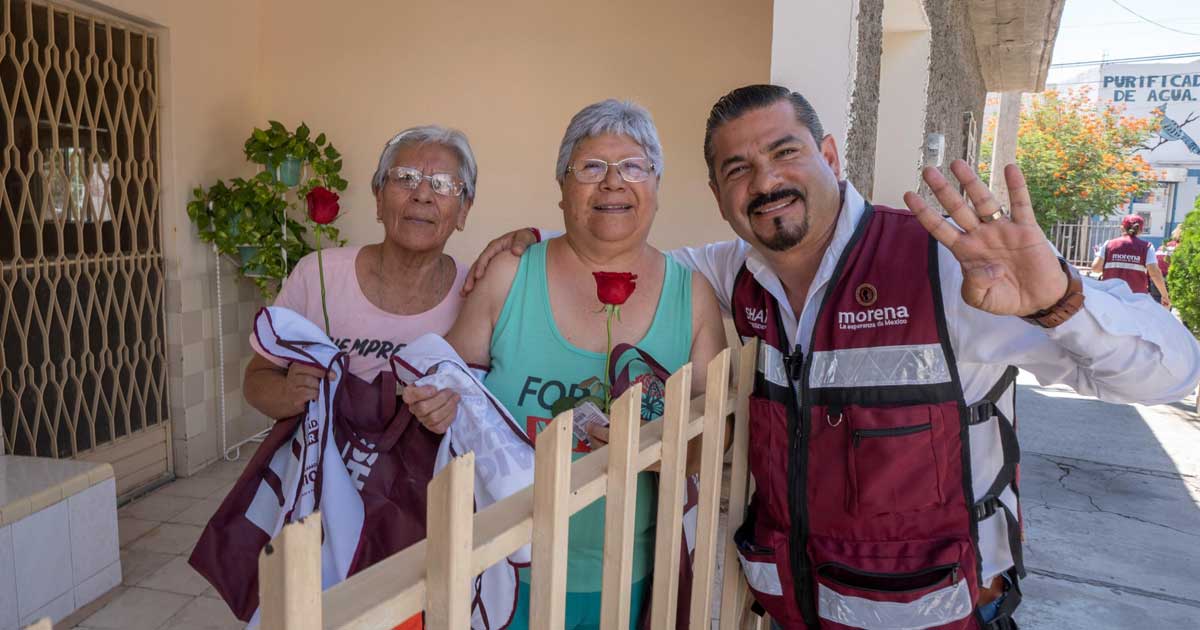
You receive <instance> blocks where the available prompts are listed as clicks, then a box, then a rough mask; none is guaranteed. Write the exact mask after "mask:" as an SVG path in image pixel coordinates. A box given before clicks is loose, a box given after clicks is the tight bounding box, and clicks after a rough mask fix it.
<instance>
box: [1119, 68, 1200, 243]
mask: <svg viewBox="0 0 1200 630" xmlns="http://www.w3.org/2000/svg"><path fill="white" fill-rule="evenodd" d="M1097 88H1098V91H1097V94H1098V96H1099V99H1100V101H1101V102H1105V101H1109V100H1111V101H1113V102H1115V103H1119V104H1121V105H1123V106H1125V108H1126V110H1125V111H1126V114H1127V115H1131V116H1138V117H1146V118H1158V120H1159V124H1160V130H1159V132H1158V134H1157V136H1155V137H1153V138H1151V139H1150V142H1149V143H1148V145H1147V148H1146V150H1145V151H1142V152H1141V154H1142V157H1143V158H1144V159H1145V160H1146V161H1147V162H1148V163H1149V164H1150V166H1152V167H1153V168H1154V169H1155V170H1156V171H1157V174H1158V181H1159V184H1158V185H1157V186H1155V188H1154V190H1153V191H1152V192H1151V193H1150V194H1149V195H1146V196H1145V197H1143V198H1140V199H1136V200H1134V202H1133V203H1132V204H1131V207H1130V210H1131V211H1132V212H1136V213H1138V214H1141V215H1143V216H1145V217H1146V219H1147V224H1146V235H1147V237H1148V238H1149V240H1152V241H1154V242H1155V243H1156V244H1157V243H1158V242H1161V239H1162V238H1163V237H1164V236H1167V235H1170V233H1171V230H1172V229H1174V227H1175V225H1177V224H1179V223H1181V222H1183V219H1184V217H1186V216H1187V214H1188V213H1189V212H1191V211H1192V210H1194V209H1195V204H1196V198H1197V197H1198V196H1200V61H1196V62H1192V63H1148V64H1106V65H1103V66H1101V67H1100V77H1099V79H1098V85H1097Z"/></svg>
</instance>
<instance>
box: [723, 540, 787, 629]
mask: <svg viewBox="0 0 1200 630" xmlns="http://www.w3.org/2000/svg"><path fill="white" fill-rule="evenodd" d="M756 529H757V528H756V527H755V523H754V518H753V517H749V518H748V520H747V521H746V522H744V523H743V524H742V525H741V526H739V527H738V528H737V529H736V530H735V531H734V534H733V541H734V545H735V547H736V548H737V554H738V562H739V564H741V566H742V573H743V574H744V575H745V576H746V584H747V585H748V586H749V587H750V592H751V593H752V594H753V595H754V600H755V601H756V602H758V604H759V605H760V606H762V608H763V609H764V610H765V611H766V612H767V613H769V614H770V615H771V618H772V619H774V620H775V621H776V622H777V623H779V624H781V625H782V626H783V627H785V628H793V627H800V626H802V625H803V621H802V619H801V617H800V610H799V608H798V607H797V605H796V598H795V591H794V585H793V583H792V574H791V568H790V565H789V564H788V543H787V535H786V534H784V533H781V532H768V531H758V532H757V533H758V535H762V536H763V539H757V538H756V536H755V531H756Z"/></svg>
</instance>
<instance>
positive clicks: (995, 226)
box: [904, 160, 1067, 316]
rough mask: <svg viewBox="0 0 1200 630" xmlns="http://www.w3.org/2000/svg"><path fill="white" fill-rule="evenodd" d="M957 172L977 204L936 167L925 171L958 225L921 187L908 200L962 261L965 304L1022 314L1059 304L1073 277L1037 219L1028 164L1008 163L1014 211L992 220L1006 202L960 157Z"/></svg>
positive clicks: (1007, 179) (954, 168) (1007, 177)
mask: <svg viewBox="0 0 1200 630" xmlns="http://www.w3.org/2000/svg"><path fill="white" fill-rule="evenodd" d="M950 171H951V172H952V173H953V174H954V177H955V178H956V179H958V181H959V183H961V184H962V185H963V188H964V190H965V191H966V193H967V196H968V197H969V198H970V199H971V204H968V203H967V201H966V200H965V199H963V198H962V196H961V195H959V194H958V192H957V191H956V190H955V189H954V187H953V186H952V185H951V184H950V182H949V181H948V180H947V179H946V178H945V177H943V176H942V174H941V173H940V172H939V171H938V170H937V169H936V168H933V167H929V168H926V169H925V171H924V172H923V173H922V176H923V177H924V178H925V183H926V184H929V188H930V189H931V190H932V191H933V194H934V195H935V196H936V197H937V200H938V203H939V204H941V206H942V207H943V208H945V209H946V210H947V211H948V213H949V215H950V218H951V219H954V223H957V224H958V225H957V226H956V225H955V224H954V223H951V222H950V221H947V220H946V218H945V217H943V216H942V214H941V213H940V212H937V211H935V210H933V209H931V208H930V207H929V205H928V204H926V203H925V201H924V200H923V199H922V198H921V197H920V196H918V195H917V194H916V193H914V192H907V193H905V194H904V203H905V205H907V206H908V208H909V209H910V210H912V211H913V214H915V215H916V216H917V220H919V221H920V222H921V225H923V226H925V229H926V230H929V233H930V234H932V235H933V237H934V238H936V239H937V240H938V242H940V243H941V244H943V245H945V246H946V247H947V248H948V249H949V250H950V252H951V253H953V254H954V258H955V259H957V260H958V262H959V264H960V265H962V272H963V285H962V298H963V301H964V302H966V303H967V304H968V305H970V306H973V307H975V308H978V309H980V310H983V311H987V312H989V313H994V314H996V315H1019V316H1020V315H1029V314H1032V313H1034V312H1036V311H1039V310H1042V309H1044V308H1048V307H1050V306H1052V305H1053V304H1055V303H1056V302H1058V301H1059V300H1060V299H1061V298H1062V297H1063V294H1064V293H1066V291H1067V276H1066V274H1064V273H1063V271H1062V267H1061V265H1060V264H1059V262H1058V257H1057V256H1056V255H1055V253H1054V250H1053V248H1051V247H1050V243H1049V241H1047V240H1046V236H1045V234H1043V233H1042V230H1041V228H1040V227H1038V224H1037V220H1036V219H1035V218H1034V216H1033V205H1032V204H1031V203H1030V201H1029V190H1028V189H1027V188H1026V187H1025V177H1024V176H1023V175H1022V174H1021V169H1019V168H1017V166H1016V165H1015V164H1009V165H1008V166H1006V167H1005V168H1004V180H1005V184H1007V186H1008V197H1009V199H1010V200H1011V202H1012V212H1011V214H1008V213H1003V214H1000V215H998V218H993V217H997V212H998V211H1001V210H1002V208H1001V206H1000V203H999V202H998V201H996V198H995V197H993V196H992V193H991V191H989V190H988V188H987V186H985V185H984V184H983V182H982V181H980V180H979V177H977V176H976V175H975V172H974V171H973V169H971V167H970V166H969V165H968V164H967V163H966V162H964V161H962V160H955V161H954V162H953V163H952V164H951V165H950Z"/></svg>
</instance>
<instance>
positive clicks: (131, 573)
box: [58, 444, 255, 630]
mask: <svg viewBox="0 0 1200 630" xmlns="http://www.w3.org/2000/svg"><path fill="white" fill-rule="evenodd" d="M254 446H255V445H254V444H249V445H247V447H242V450H241V457H240V458H239V459H238V460H237V461H233V462H224V461H220V462H217V463H214V464H212V465H210V466H209V467H208V468H205V469H204V470H202V471H201V472H199V473H197V474H196V475H194V476H192V477H188V478H186V479H179V480H177V481H173V482H171V483H168V484H166V485H164V486H162V487H161V488H157V489H155V490H154V491H153V492H150V493H149V494H147V495H145V496H143V497H141V498H139V499H137V500H136V501H133V502H132V503H129V504H127V505H125V506H124V507H122V508H121V509H120V510H118V511H117V531H118V535H119V539H120V545H121V571H122V574H123V575H122V580H121V585H120V586H118V587H117V588H115V589H113V590H112V591H111V592H110V593H109V594H108V595H106V596H104V597H101V598H100V600H98V601H97V602H95V603H93V604H91V605H89V606H87V607H85V608H83V609H81V610H79V611H77V612H76V613H74V614H72V615H71V616H70V617H68V618H67V619H66V620H64V623H61V624H59V625H58V627H59V628H73V629H75V630H99V629H101V628H105V629H109V628H113V629H115V628H120V629H122V630H160V629H162V630H165V629H168V628H169V629H171V630H201V629H205V630H224V629H226V628H228V629H229V630H234V629H236V630H241V629H242V628H244V627H245V624H244V623H242V622H240V621H238V620H237V619H236V618H235V617H234V616H233V613H231V612H229V608H228V607H227V606H226V605H225V602H224V601H222V600H221V599H220V597H219V596H218V595H217V594H216V591H214V590H213V588H212V587H211V586H209V584H208V582H207V581H206V580H205V579H204V578H202V577H200V575H199V574H198V573H196V572H195V571H194V570H192V568H191V567H190V566H189V565H188V563H187V557H188V555H189V554H191V552H192V547H193V546H194V545H195V544H196V540H197V539H198V538H199V537H200V532H201V530H203V528H204V525H205V524H207V523H208V519H209V517H211V516H212V514H213V512H216V510H217V506H218V505H220V503H221V500H222V499H223V498H224V497H225V494H226V493H227V492H229V489H230V488H231V487H232V486H233V482H234V480H236V479H237V477H238V475H239V474H240V473H241V471H242V468H243V467H244V466H245V465H246V462H247V461H248V460H249V459H250V456H251V455H252V454H253V453H254Z"/></svg>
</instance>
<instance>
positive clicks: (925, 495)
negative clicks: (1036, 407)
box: [731, 207, 1023, 630]
mask: <svg viewBox="0 0 1200 630" xmlns="http://www.w3.org/2000/svg"><path fill="white" fill-rule="evenodd" d="M731 303H732V309H731V310H732V312H733V313H734V315H735V318H734V323H735V326H736V327H737V330H738V333H739V335H741V336H742V338H743V340H746V339H749V338H750V337H757V338H759V339H760V340H761V342H762V343H761V344H760V346H759V347H760V351H759V358H758V365H757V368H758V369H757V370H756V378H755V387H754V392H753V394H752V396H751V401H750V414H751V417H750V432H751V435H750V449H751V451H750V456H749V459H750V468H751V473H752V474H753V476H754V480H755V486H756V490H755V495H754V498H753V501H752V509H751V510H750V511H749V514H748V516H747V520H746V522H744V523H743V524H742V526H741V527H739V528H738V530H737V531H736V532H735V542H737V546H738V550H739V554H740V555H741V561H742V564H743V567H744V568H748V569H747V572H748V574H749V573H751V572H752V573H753V578H754V579H753V580H751V586H752V590H754V591H755V597H756V599H757V600H758V602H759V604H761V605H762V606H763V607H764V608H765V609H766V610H767V611H768V612H769V613H770V614H771V616H772V618H773V619H775V620H776V621H777V622H778V623H780V624H781V625H782V626H783V627H785V628H793V627H796V628H802V627H806V626H807V627H810V628H825V627H839V628H840V627H843V626H851V627H932V626H936V627H939V628H946V629H950V630H966V629H972V630H974V629H977V628H979V627H980V626H979V624H978V622H977V621H975V616H974V615H972V614H971V610H972V602H974V601H975V600H976V598H977V596H978V591H979V581H980V577H981V575H980V571H981V564H980V561H979V559H980V554H979V551H978V536H979V534H978V527H979V524H980V523H982V522H984V521H986V522H987V524H988V531H989V535H992V532H994V531H1000V532H1002V534H1001V535H1002V536H1003V532H1007V539H1008V546H1009V547H1010V548H1011V554H1012V557H1013V559H1014V562H1015V563H1016V565H1017V571H1015V572H1013V573H1014V575H1022V574H1023V570H1022V567H1021V560H1020V540H1019V536H1020V526H1019V524H1018V522H1017V519H1016V516H1015V514H1016V513H1017V507H1016V501H1015V496H1016V495H1015V479H1016V467H1017V461H1018V459H1019V450H1018V448H1017V446H1016V438H1015V432H1013V426H1012V424H1011V422H1010V421H1009V420H1008V418H1006V417H1004V414H1003V413H1001V412H1000V411H999V408H998V407H997V406H996V404H995V403H996V402H997V401H999V400H1000V397H1001V396H1007V395H1009V394H1011V392H1012V391H1013V389H1012V388H1013V387H1014V382H1015V370H1009V371H1008V372H1006V374H1005V377H1004V378H1003V379H1001V381H1000V382H999V383H997V385H996V387H994V388H993V391H992V392H990V393H989V396H988V399H987V400H985V401H982V402H981V403H979V404H975V405H970V406H968V405H967V404H966V403H965V401H964V400H963V396H962V389H961V385H960V383H959V380H958V374H957V368H956V367H955V365H954V359H953V350H952V348H951V347H950V343H949V337H948V333H947V332H946V325H945V316H944V311H943V308H942V305H941V292H940V276H939V275H938V269H937V246H936V243H934V241H932V239H930V238H929V236H928V233H927V232H926V231H925V230H924V228H922V227H921V226H920V225H919V223H917V221H916V220H915V218H914V217H913V216H912V215H911V214H910V213H908V212H907V211H901V210H892V209H887V208H879V209H872V208H871V207H868V208H867V211H866V212H865V213H864V215H863V217H862V218H861V220H860V223H859V225H858V226H857V228H856V230H855V235H854V237H853V238H852V239H851V241H850V243H849V244H848V245H847V246H846V250H845V251H844V252H842V255H841V260H840V261H839V263H838V266H837V269H836V271H835V273H834V276H833V278H831V279H830V282H829V287H828V289H827V290H826V293H825V296H824V299H823V302H822V303H821V307H820V309H821V310H820V312H819V314H818V316H817V321H816V324H815V326H814V330H813V337H812V339H811V340H808V341H807V347H805V348H804V350H805V352H804V353H803V355H802V354H801V353H800V352H799V350H798V349H789V348H788V341H787V337H786V332H785V331H784V330H783V328H782V319H781V317H780V314H779V304H778V303H777V302H776V300H775V299H774V298H773V297H772V296H771V294H770V293H769V292H768V291H767V290H766V289H765V288H763V287H762V286H761V285H759V284H758V282H757V281H756V280H755V279H754V276H753V274H752V273H750V271H749V269H748V268H746V267H745V266H743V268H742V269H741V271H740V272H739V273H738V276H737V278H736V280H735V283H734V291H733V296H732V299H731ZM799 341H801V342H802V343H803V342H804V341H805V340H799ZM801 356H803V357H804V358H805V362H804V363H803V365H802V369H800V368H801V365H800V364H799V362H798V359H799V357H801ZM985 423H995V426H997V427H999V429H998V430H999V432H1000V435H1001V438H1002V440H1001V441H1002V446H1003V451H1004V452H1003V466H1000V469H999V472H998V473H997V474H996V475H995V478H994V479H992V478H991V473H990V472H987V473H985V474H987V475H988V476H987V477H985V478H983V479H977V480H975V481H974V482H972V470H971V450H970V447H969V444H968V441H967V440H968V437H969V434H970V433H971V431H968V428H969V427H973V426H976V425H979V427H980V430H991V429H990V427H991V426H992V425H991V424H987V425H985ZM995 466H999V464H996V463H993V464H991V465H989V466H988V467H985V468H984V469H981V470H984V471H992V470H995ZM810 471H811V472H810ZM973 483H976V484H978V483H983V484H984V485H983V487H984V488H986V491H985V492H983V493H982V494H981V493H980V492H978V491H976V489H974V488H973V487H972V485H973ZM976 497H979V501H978V502H976V500H975V499H976ZM995 518H999V519H1001V521H1003V522H1002V523H1001V522H998V521H995V520H992V519H995ZM997 527H998V528H1000V529H999V530H996V529H995V528H997ZM995 539H996V538H995V536H993V538H992V540H995ZM1001 540H1003V538H1001ZM764 563H766V564H768V565H773V566H774V569H775V570H773V571H772V570H768V567H767V566H764ZM750 569H752V571H750ZM776 579H778V584H779V586H776ZM756 585H757V587H756ZM935 603H937V604H938V605H935ZM872 618H874V619H876V621H875V622H874V623H872V624H868V623H866V621H865V620H868V619H872ZM830 624H839V625H836V626H833V625H830Z"/></svg>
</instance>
